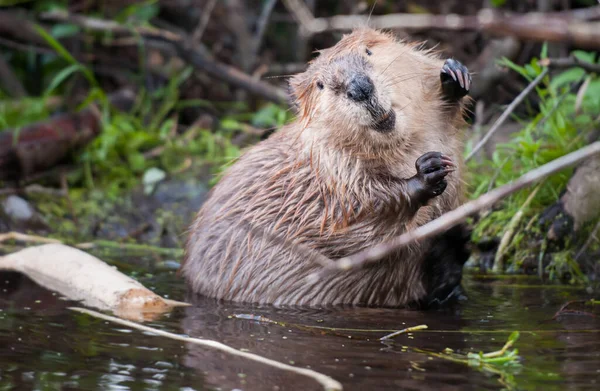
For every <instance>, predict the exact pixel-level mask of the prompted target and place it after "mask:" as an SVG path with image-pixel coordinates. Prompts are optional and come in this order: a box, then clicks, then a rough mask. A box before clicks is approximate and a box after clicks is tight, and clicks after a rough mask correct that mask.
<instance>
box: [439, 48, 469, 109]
mask: <svg viewBox="0 0 600 391" xmlns="http://www.w3.org/2000/svg"><path fill="white" fill-rule="evenodd" d="M440 79H441V81H442V92H443V94H444V97H445V98H446V99H448V100H451V101H457V100H459V99H460V98H462V97H463V96H465V95H467V94H468V93H469V90H470V89H471V75H470V74H469V70H468V69H467V67H466V66H464V65H463V64H461V63H460V62H458V61H456V60H455V59H453V58H449V59H447V60H446V62H444V66H443V67H442V70H441V71H440Z"/></svg>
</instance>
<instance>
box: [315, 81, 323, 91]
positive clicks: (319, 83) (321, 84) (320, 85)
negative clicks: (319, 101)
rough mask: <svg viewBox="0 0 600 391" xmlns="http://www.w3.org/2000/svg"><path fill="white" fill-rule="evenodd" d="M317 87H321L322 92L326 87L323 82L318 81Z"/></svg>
mask: <svg viewBox="0 0 600 391" xmlns="http://www.w3.org/2000/svg"><path fill="white" fill-rule="evenodd" d="M317 87H319V89H320V90H322V89H323V88H325V86H324V85H323V82H322V81H318V82H317Z"/></svg>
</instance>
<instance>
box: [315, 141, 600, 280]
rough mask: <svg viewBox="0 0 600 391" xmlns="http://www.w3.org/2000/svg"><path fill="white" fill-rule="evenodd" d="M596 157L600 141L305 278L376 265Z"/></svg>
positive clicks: (331, 263)
mask: <svg viewBox="0 0 600 391" xmlns="http://www.w3.org/2000/svg"><path fill="white" fill-rule="evenodd" d="M597 154H600V141H597V142H595V143H593V144H591V145H588V146H587V147H584V148H581V149H579V150H577V151H575V152H571V153H569V154H567V155H565V156H562V157H560V158H558V159H555V160H553V161H551V162H549V163H546V164H544V165H543V166H541V167H538V168H536V169H535V170H532V171H530V172H528V173H526V174H524V175H523V176H521V177H520V178H519V179H517V180H516V181H513V182H511V183H509V184H507V185H504V186H502V187H499V188H497V189H495V190H492V191H491V192H489V193H486V194H484V195H482V196H481V197H479V198H478V199H476V200H473V201H470V202H467V203H466V204H463V205H462V206H459V207H458V208H456V209H454V210H453V211H450V212H448V213H445V214H443V215H442V216H440V217H438V218H437V219H435V220H433V221H430V222H429V223H427V224H425V225H422V226H420V227H419V228H417V229H415V230H412V231H409V232H406V233H404V234H402V235H400V236H397V237H396V238H394V239H391V240H389V241H387V242H384V243H381V244H379V245H377V246H373V247H370V248H367V249H365V250H363V251H360V252H358V253H355V254H353V255H350V256H348V257H345V258H341V259H339V260H337V261H330V262H328V263H327V265H326V266H325V268H324V269H322V270H321V271H320V272H317V273H314V274H312V275H311V276H309V277H308V278H309V279H310V280H313V281H314V279H318V278H321V277H323V276H324V275H326V274H327V273H330V272H332V271H335V270H350V269H353V268H357V267H361V266H364V265H366V264H368V263H373V262H376V261H378V260H380V259H381V258H383V257H385V256H386V255H389V254H390V253H392V252H394V251H397V250H398V249H400V248H402V247H405V246H407V245H408V244H410V243H413V242H416V241H418V240H423V239H426V238H430V237H432V236H434V235H437V234H440V233H442V232H444V231H446V230H447V229H450V228H452V227H454V226H455V225H457V224H460V223H461V222H463V221H465V220H466V218H467V217H469V216H471V215H473V214H475V213H477V212H479V211H480V210H483V209H486V208H489V207H490V206H492V205H493V204H495V203H496V202H498V201H500V200H502V199H504V198H505V197H507V196H509V195H511V194H513V193H515V192H517V191H519V190H521V189H523V188H524V187H526V186H529V185H531V184H533V183H535V182H537V181H539V180H540V179H543V178H545V177H547V176H549V175H551V174H554V173H556V172H558V171H560V170H562V169H564V168H566V167H570V166H573V165H575V164H577V163H578V162H580V161H583V160H585V159H587V158H589V157H591V156H594V155H597Z"/></svg>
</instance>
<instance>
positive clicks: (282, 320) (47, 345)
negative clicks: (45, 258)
mask: <svg viewBox="0 0 600 391" xmlns="http://www.w3.org/2000/svg"><path fill="white" fill-rule="evenodd" d="M142 282H143V283H144V284H146V286H148V287H151V288H152V289H155V290H156V291H157V292H158V293H159V294H162V295H167V296H169V297H170V298H173V299H185V292H184V289H183V284H182V283H181V281H180V280H178V279H177V278H176V277H175V275H174V274H173V273H170V272H165V273H162V274H157V275H154V276H152V277H150V278H146V279H143V280H142ZM526 284H536V285H533V286H526ZM465 290H466V292H467V294H468V300H465V301H463V302H461V303H459V304H458V305H457V306H455V307H453V308H449V309H445V310H439V311H427V312H423V311H407V310H394V309H377V308H339V307H338V308H327V309H301V308H292V309H290V308H286V309H281V308H273V307H257V306H244V305H233V304H223V303H217V302H215V301H214V300H209V299H200V300H196V302H195V305H194V307H190V308H180V309H177V310H175V311H174V312H172V313H171V314H169V315H166V316H162V317H160V318H159V319H157V320H154V321H151V322H149V323H148V324H149V325H151V326H153V327H157V328H160V329H164V330H167V331H171V332H173V333H178V334H186V335H190V336H194V337H202V338H208V339H214V340H217V341H220V342H223V343H225V344H228V345H230V346H232V347H235V348H238V349H247V350H248V351H250V352H253V353H256V354H259V355H262V356H265V357H268V358H271V359H274V360H278V361H281V362H284V363H288V364H292V365H295V366H298V367H310V368H312V369H313V370H316V371H318V372H321V373H324V374H326V375H329V376H331V377H333V378H335V379H336V380H338V381H340V382H341V383H342V384H343V385H344V389H346V390H375V389H378V390H379V389H382V390H383V389H390V390H399V389H406V390H413V389H414V390H470V389H473V390H482V389H488V390H496V389H544V390H564V389H572V390H585V389H589V390H596V389H598V388H599V387H600V386H599V385H598V383H599V382H600V322H599V321H598V317H597V313H598V311H597V310H596V311H595V310H594V308H593V307H583V306H582V305H580V304H578V303H575V304H572V305H571V306H569V307H568V309H567V311H566V312H563V313H562V314H561V315H559V316H555V315H556V313H557V311H558V310H559V309H560V308H561V307H562V306H563V305H564V304H565V303H567V302H568V301H570V300H581V299H589V298H590V295H589V294H587V293H586V292H585V291H583V290H578V289H574V288H571V287H561V286H540V285H539V282H536V281H534V280H525V281H523V280H522V279H499V280H494V279H480V278H474V277H467V278H466V283H465ZM73 304H74V303H71V302H68V301H65V300H63V299H62V298H60V297H58V296H57V295H56V294H53V293H52V292H49V291H46V290H44V289H42V288H40V287H38V286H37V285H35V284H34V283H33V282H31V281H30V280H28V279H27V278H25V277H23V276H20V275H18V274H13V273H3V274H0V390H10V389H18V390H21V389H38V390H57V389H62V390H88V389H89V390H94V389H114V390H145V389H161V390H163V389H164V390H216V389H222V390H232V389H240V390H320V389H322V388H321V386H320V385H319V384H317V383H316V382H314V381H313V380H312V379H310V378H307V377H304V376H301V375H296V374H291V373H288V372H285V371H282V370H280V369H275V368H271V367H268V366H265V365H262V364H258V363H256V362H253V361H249V360H247V359H243V358H239V357H233V356H231V355H228V354H225V353H223V352H219V351H215V350H210V349H207V348H203V347H200V346H196V345H188V344H186V343H183V342H180V341H173V340H169V339H166V338H163V337H157V336H152V335H148V334H144V333H142V332H139V331H136V330H131V329H129V328H127V327H123V326H119V325H116V324H112V323H108V322H106V321H103V320H97V319H94V318H91V317H89V316H88V315H84V314H79V313H74V312H72V311H70V310H68V309H67V307H68V306H71V305H73ZM75 304H76V303H75ZM594 312H596V314H594ZM237 315H253V316H263V317H266V318H268V319H271V320H273V321H277V322H279V324H275V323H269V322H261V321H256V320H252V319H248V316H245V318H239V317H236V316H237ZM283 324H285V325H283ZM420 324H426V325H427V326H428V327H429V329H428V330H426V331H422V332H414V333H412V334H410V335H401V336H399V337H397V338H396V339H395V340H393V341H387V342H381V341H379V340H378V339H379V338H380V337H382V336H384V335H386V334H388V333H390V332H392V331H394V330H398V329H402V328H405V327H408V326H414V325H420ZM513 330H519V331H520V332H521V338H520V339H519V340H518V342H517V345H516V347H517V348H518V349H519V354H520V356H521V357H522V358H523V361H522V366H521V367H520V368H513V369H508V370H506V371H504V372H503V373H500V374H498V373H490V372H486V371H482V370H480V369H477V368H472V367H469V366H468V365H465V364H462V363H455V362H450V361H447V360H444V359H441V358H436V357H433V356H431V355H429V354H426V353H424V352H423V350H424V351H430V352H441V351H443V350H444V349H445V348H451V349H453V350H454V351H456V352H461V353H467V352H471V351H473V352H478V351H484V352H489V351H494V350H498V349H500V348H501V347H502V345H503V344H504V342H505V341H506V339H507V337H508V335H509V334H510V333H511V332H512V331H513Z"/></svg>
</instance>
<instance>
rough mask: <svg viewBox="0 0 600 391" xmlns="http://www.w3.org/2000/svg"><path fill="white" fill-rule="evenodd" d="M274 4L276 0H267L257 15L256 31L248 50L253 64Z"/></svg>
mask: <svg viewBox="0 0 600 391" xmlns="http://www.w3.org/2000/svg"><path fill="white" fill-rule="evenodd" d="M275 4H277V0H267V2H266V3H265V5H264V6H263V9H262V11H261V13H260V16H259V17H258V21H257V22H256V33H255V34H254V38H253V39H252V50H251V51H250V55H251V58H252V61H251V63H252V64H253V65H254V63H255V59H256V56H257V55H258V51H259V49H260V45H261V44H262V41H263V38H264V36H265V32H266V31H267V24H268V22H269V18H270V17H271V13H272V12H273V8H275Z"/></svg>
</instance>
